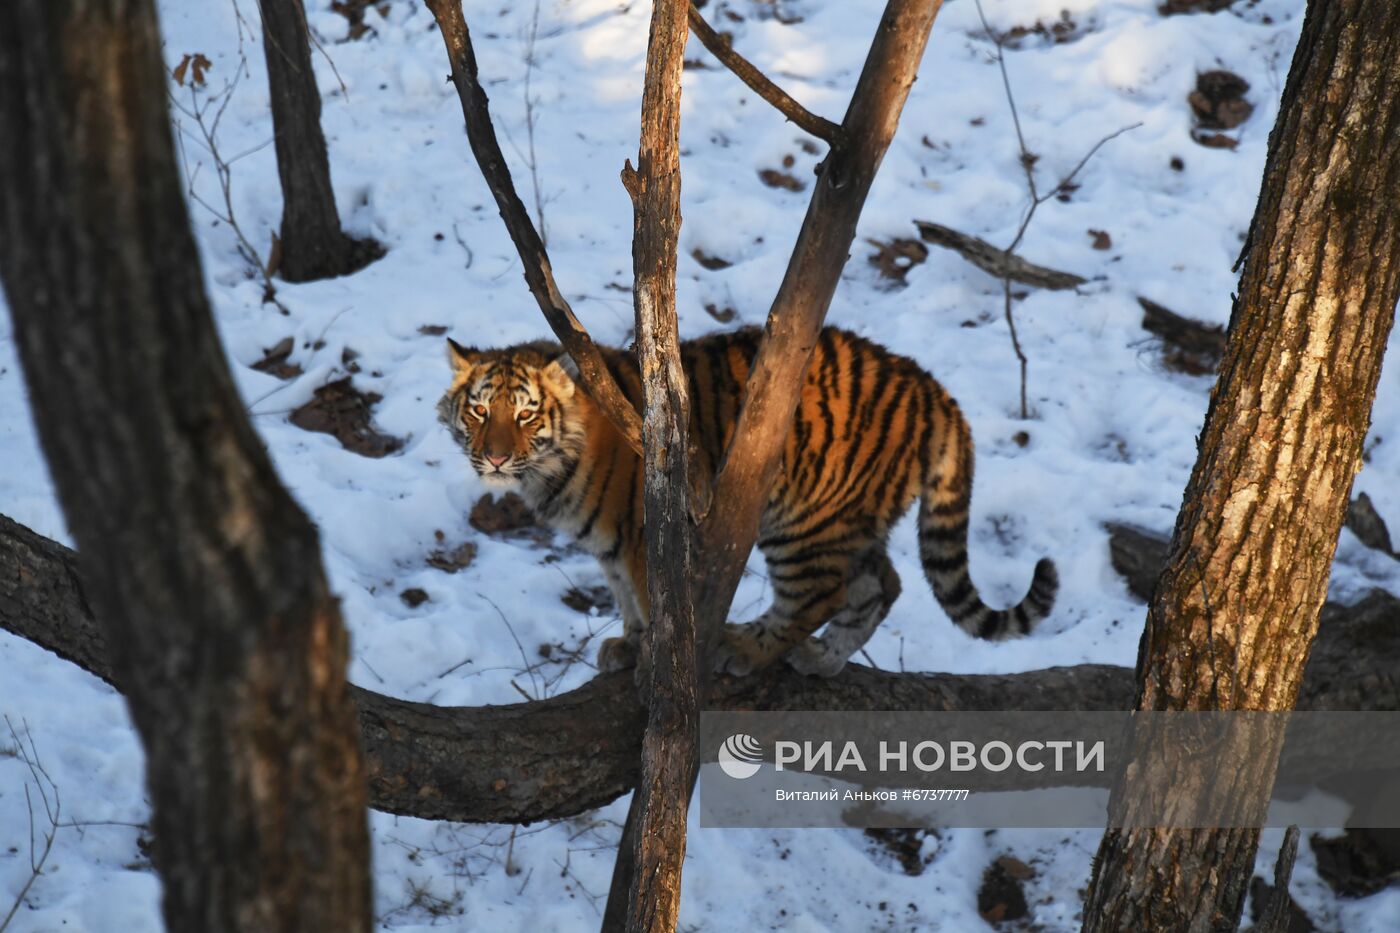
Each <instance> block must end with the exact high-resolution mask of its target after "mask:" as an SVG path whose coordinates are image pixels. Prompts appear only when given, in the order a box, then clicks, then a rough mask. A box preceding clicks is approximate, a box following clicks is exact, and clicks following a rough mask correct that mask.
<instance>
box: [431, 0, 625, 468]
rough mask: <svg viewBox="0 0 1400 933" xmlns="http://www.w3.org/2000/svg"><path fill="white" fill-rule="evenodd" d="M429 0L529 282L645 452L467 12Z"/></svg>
mask: <svg viewBox="0 0 1400 933" xmlns="http://www.w3.org/2000/svg"><path fill="white" fill-rule="evenodd" d="M426 2H427V6H428V9H429V10H430V11H431V12H432V14H433V18H434V19H435V20H437V24H438V31H439V32H441V33H442V41H443V43H444V44H445V45H446V47H447V59H448V62H449V63H450V64H451V65H452V83H453V84H454V85H456V87H457V96H458V97H459V98H460V99H461V102H462V117H463V118H464V119H465V120H466V124H467V140H468V142H469V143H470V145H471V150H472V155H474V156H475V157H476V161H477V165H478V166H479V167H480V168H481V174H482V175H483V176H484V177H485V179H486V184H487V186H488V187H489V188H490V189H491V194H492V195H493V196H494V197H495V199H496V207H497V208H498V209H499V211H500V214H501V219H502V220H503V221H505V225H506V231H507V232H508V233H509V234H510V238H511V242H513V243H514V244H515V249H516V252H518V253H519V254H520V262H521V265H523V266H524V267H525V283H526V285H528V286H529V288H530V294H532V295H534V297H535V301H536V302H537V303H538V304H539V306H540V311H542V312H543V313H544V317H545V320H546V321H548V322H549V326H550V329H552V330H553V331H554V334H555V336H556V337H558V338H559V342H560V343H562V344H563V345H564V349H565V350H566V351H567V352H568V354H569V356H570V357H572V358H573V361H574V363H575V364H576V365H577V366H578V370H579V376H580V379H581V381H582V382H583V387H584V389H585V390H586V391H587V392H588V394H589V395H590V396H591V397H592V398H593V400H594V401H595V402H596V403H597V404H598V407H599V408H601V409H602V411H603V413H604V414H605V415H607V417H608V420H609V421H611V422H612V424H613V427H615V428H617V430H618V432H619V433H621V434H622V436H623V438H624V439H625V440H626V441H627V443H628V445H630V446H631V447H632V449H633V450H635V451H636V452H637V453H638V454H641V453H642V419H641V417H640V416H639V415H638V414H637V410H636V409H635V408H633V407H632V404H631V403H630V402H628V401H627V398H626V397H625V396H624V395H623V394H622V390H621V389H619V388H618V386H617V381H616V380H614V379H613V377H612V374H611V373H610V372H609V371H608V367H607V364H606V363H604V362H603V356H602V354H601V353H600V352H599V351H598V347H597V345H595V344H594V343H593V338H592V337H590V336H589V334H588V331H587V330H586V329H585V328H584V326H583V324H582V323H581V322H580V321H579V319H578V318H577V317H575V316H574V312H573V309H572V308H571V307H569V302H568V301H567V300H566V299H565V298H564V295H563V294H562V293H561V292H560V291H559V285H558V283H556V282H555V280H554V271H553V269H552V268H551V267H550V264H549V256H548V254H547V253H546V252H545V247H544V242H543V241H542V240H541V239H540V235H539V232H538V231H536V230H535V225H534V224H533V223H532V222H531V220H530V214H529V212H528V211H527V210H526V208H525V204H524V203H523V202H522V201H521V200H520V195H519V194H517V193H516V190H515V183H514V181H512V180H511V177H510V167H509V166H508V165H507V164H506V159H505V155H504V154H503V153H502V152H501V144H500V142H499V141H497V139H496V131H495V129H494V128H493V127H492V125H491V110H490V102H489V101H488V99H487V97H486V91H485V89H484V88H483V87H482V86H481V81H480V79H479V78H478V76H477V67H476V53H475V51H473V49H472V43H471V33H470V32H469V31H468V29H467V21H466V19H465V18H464V17H463V16H462V4H461V0H426Z"/></svg>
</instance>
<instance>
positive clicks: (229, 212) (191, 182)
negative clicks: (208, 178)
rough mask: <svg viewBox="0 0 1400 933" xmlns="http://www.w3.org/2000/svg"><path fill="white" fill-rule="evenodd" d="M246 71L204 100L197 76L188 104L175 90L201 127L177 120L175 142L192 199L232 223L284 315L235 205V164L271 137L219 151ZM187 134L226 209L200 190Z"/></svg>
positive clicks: (183, 109)
mask: <svg viewBox="0 0 1400 933" xmlns="http://www.w3.org/2000/svg"><path fill="white" fill-rule="evenodd" d="M235 9H236V7H235ZM240 16H241V14H240ZM240 28H241V27H240ZM239 54H240V56H241V55H242V52H241V51H240V53H239ZM246 71H247V67H246V60H244V63H243V67H240V68H235V69H234V73H233V79H232V80H231V81H227V82H225V83H224V87H223V90H221V91H219V92H218V93H213V94H207V95H206V96H205V97H204V100H203V102H201V100H200V97H199V93H198V88H197V87H196V85H195V82H194V80H193V78H191V80H190V88H189V89H190V102H189V105H188V106H186V105H185V104H183V103H181V102H180V100H179V99H178V98H177V97H176V96H175V94H174V93H173V92H172V93H171V94H170V104H171V106H172V107H174V108H175V110H176V111H177V112H178V113H180V114H181V115H183V116H184V117H186V118H187V119H188V120H189V121H190V122H193V124H194V125H195V126H196V127H198V129H199V136H198V137H196V136H194V135H193V134H192V133H190V131H189V130H188V129H187V128H186V126H185V123H184V121H181V120H179V119H176V121H175V126H176V129H178V130H179V132H178V133H177V135H176V137H175V141H176V144H177V145H178V146H179V149H180V161H181V164H182V165H183V167H184V170H185V187H186V189H187V191H188V194H189V198H190V200H191V201H193V202H194V203H196V204H198V205H199V206H200V207H202V208H204V209H205V210H206V211H207V212H208V213H209V214H210V215H211V216H213V217H214V219H215V220H218V221H221V222H222V223H225V224H227V225H228V226H229V229H231V230H232V231H233V234H234V236H235V237H236V238H237V240H238V252H239V253H240V254H241V255H242V256H243V258H244V259H245V260H246V261H247V262H248V263H249V264H250V265H252V266H253V267H254V268H255V269H256V270H257V273H258V276H259V278H261V279H262V286H263V301H264V302H268V303H271V304H274V305H276V306H277V308H278V310H280V311H281V312H282V313H283V314H289V313H290V312H289V311H288V310H287V308H286V306H285V305H283V304H282V302H281V301H280V300H279V299H278V298H277V288H276V287H275V286H274V285H273V284H272V269H271V268H269V266H268V264H267V263H266V262H265V261H264V260H263V258H262V256H260V255H259V254H258V250H257V247H255V246H254V245H253V243H252V241H251V240H250V239H249V238H248V236H247V234H246V233H244V232H243V227H242V225H241V224H239V222H238V215H237V213H236V212H235V211H234V208H233V164H234V163H235V162H237V161H238V160H239V159H242V158H244V157H246V156H248V155H251V154H252V153H254V152H257V151H258V150H260V149H264V148H266V147H267V145H268V143H269V142H271V140H269V141H268V142H264V143H260V144H259V145H257V146H254V147H253V148H251V149H247V150H245V151H243V152H240V153H239V154H238V155H236V156H234V157H233V158H232V159H226V158H224V156H223V154H222V153H221V152H220V151H219V143H218V133H219V123H220V121H222V120H223V117H224V113H225V112H226V111H227V110H228V107H229V104H230V103H231V102H232V101H233V94H234V91H236V90H237V89H238V83H239V81H241V80H242V78H243V74H244V73H245V72H246ZM211 107H212V108H214V111H213V118H212V119H210V118H209V111H210V108H211ZM186 137H188V138H190V139H191V140H193V141H194V142H196V143H198V144H199V145H200V146H202V147H203V148H204V150H205V152H207V153H208V154H209V158H210V160H211V161H212V162H213V165H214V174H215V177H216V178H217V179H218V184H219V193H220V194H221V195H222V197H223V202H224V206H223V210H219V209H218V208H217V207H215V206H214V205H212V204H210V203H209V202H208V201H206V200H205V199H204V197H203V196H202V195H201V194H200V193H199V191H198V190H197V189H196V186H195V181H196V179H197V178H198V177H199V169H200V167H201V166H202V165H203V162H198V163H196V164H195V166H194V168H193V169H191V168H190V162H189V158H188V157H187V156H186V154H185V138H186Z"/></svg>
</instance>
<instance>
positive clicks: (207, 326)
mask: <svg viewBox="0 0 1400 933" xmlns="http://www.w3.org/2000/svg"><path fill="white" fill-rule="evenodd" d="M160 47H161V46H160V36H159V34H158V31H157V28H156V19H155V14H154V11H153V9H152V6H151V4H150V3H149V2H147V0H72V2H64V3H53V2H49V0H7V2H5V3H3V4H0V136H3V137H4V138H5V141H6V142H5V145H4V146H0V275H2V276H3V279H4V283H5V288H6V293H7V295H8V297H9V300H10V306H11V313H12V315H13V319H14V322H15V330H16V334H17V338H18V345H19V351H20V359H21V361H22V363H23V367H24V373H25V377H26V379H27V382H28V386H29V391H30V397H31V399H32V403H33V409H34V416H35V421H36V423H37V426H38V431H39V436H40V440H41V442H42V444H43V448H44V451H45V454H46V456H47V459H48V463H49V467H50V470H51V472H52V474H53V478H54V482H55V484H56V486H57V489H58V496H59V500H60V502H61V503H62V505H63V508H64V513H65V515H66V518H67V521H68V526H69V529H70V530H71V532H72V534H73V537H74V539H75V540H76V541H77V543H78V546H79V550H80V553H81V555H82V556H81V558H80V560H81V563H82V568H83V579H84V581H85V584H86V587H85V589H86V593H87V594H88V595H89V596H90V597H91V598H92V604H93V609H94V614H95V615H96V617H97V618H98V619H99V620H100V622H101V629H102V632H103V635H104V639H105V644H106V645H107V647H108V649H109V650H110V652H111V660H112V665H113V673H114V674H115V679H116V681H117V683H119V684H120V685H121V687H122V690H123V692H124V693H125V694H126V696H127V699H128V703H129V706H130V710H131V716H132V719H133V721H134V723H135V725H136V728H137V731H138V732H139V733H140V735H141V739H142V742H143V744H144V746H145V750H146V759H147V765H146V767H147V784H148V789H149V794H150V798H151V804H152V810H153V814H152V825H153V828H154V834H155V850H154V853H153V855H154V862H155V865H156V868H157V869H158V871H159V872H160V874H161V879H162V882H163V892H164V905H163V909H164V914H165V920H166V924H167V926H168V927H169V928H170V929H172V930H200V931H226V930H228V931H232V930H240V931H245V930H246V931H289V933H290V931H300V930H338V931H342V930H343V931H357V930H367V929H368V928H369V923H370V885H369V873H368V867H369V860H368V845H369V843H368V832H367V826H366V819H365V805H366V782H365V773H364V769H363V764H362V762H361V757H360V751H359V746H358V741H357V732H356V728H355V725H356V723H355V710H354V706H353V704H352V701H351V696H350V693H349V691H348V689H347V686H346V682H345V676H344V675H345V666H346V655H347V643H346V635H345V631H344V629H343V627H342V625H341V620H340V615H339V610H338V608H337V604H336V601H335V599H334V598H333V597H332V596H331V595H330V593H329V592H328V591H327V588H326V583H325V579H324V577H323V574H322V570H321V565H320V552H319V546H318V543H317V536H316V533H315V530H314V529H313V527H312V526H311V524H310V523H309V522H308V521H307V520H306V518H305V516H304V515H303V514H302V513H301V511H300V510H299V509H298V508H297V506H296V504H295V503H294V502H293V501H292V500H291V498H290V497H289V496H288V495H287V493H286V491H285V490H284V489H283V488H282V487H281V485H280V484H279V483H278V482H277V478H276V475H275V474H274V472H273V470H272V467H271V464H270V462H269V461H268V459H267V456H266V454H265V453H264V451H263V448H262V444H261V443H260V441H259V439H258V437H257V436H256V435H255V434H254V432H253V430H252V428H251V426H250V425H249V423H248V420H247V418H246V416H245V414H244V411H243V405H242V402H241V401H240V399H239V397H238V394H237V392H236V390H235V388H234V385H233V382H232V379H231V377H230V374H229V372H228V369H227V366H226V363H225V360H224V356H223V352H222V350H221V348H220V346H219V344H218V341H217V338H216V337H215V333H214V329H213V323H212V320H211V317H210V313H209V307H208V304H207V300H206V298H205V295H204V292H203V275H202V271H201V268H200V263H199V254H198V252H197V251H196V249H195V244H194V240H193V238H192V237H191V235H190V229H189V223H188V218H187V217H186V215H185V203H184V199H183V197H182V195H181V188H180V177H179V174H178V170H177V163H176V161H175V153H174V149H173V145H172V140H171V135H170V123H169V118H168V115H167V112H166V93H165V81H166V74H165V69H164V67H163V65H162V63H161V58H160ZM21 582H23V581H21Z"/></svg>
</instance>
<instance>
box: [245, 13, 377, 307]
mask: <svg viewBox="0 0 1400 933" xmlns="http://www.w3.org/2000/svg"><path fill="white" fill-rule="evenodd" d="M258 9H259V10H260V11H261V13H262V25H263V55H264V57H265V58H266V59H267V84H268V90H269V91H270V92H271V99H272V128H273V132H274V140H275V145H276V149H277V175H278V177H279V178H280V179H281V182H282V229H281V234H280V236H279V239H280V241H281V249H280V260H279V262H278V264H277V268H276V269H275V270H273V271H274V272H277V273H278V274H280V275H281V276H282V278H284V279H286V280H287V281H288V282H309V281H312V280H315V279H329V278H334V277H335V276H338V275H348V274H350V273H351V272H354V271H356V270H357V269H360V268H362V267H364V266H366V265H368V264H369V263H371V262H373V261H374V260H375V259H378V258H379V257H380V256H382V255H383V253H384V250H383V248H382V247H381V246H380V245H379V244H378V243H376V242H375V241H373V240H360V239H356V238H355V237H352V236H349V235H348V234H346V233H345V231H344V230H342V229H341V226H340V213H339V212H338V211H337V210H336V206H335V190H334V189H333V188H332V187H331V164H330V159H329V157H328V156H327V155H326V137H325V135H324V134H323V133H322V132H321V89H320V88H319V87H317V86H316V72H315V70H314V69H313V68H312V66H311V34H310V32H309V31H308V29H307V26H306V11H305V10H304V9H303V8H302V5H301V0H258Z"/></svg>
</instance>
